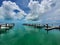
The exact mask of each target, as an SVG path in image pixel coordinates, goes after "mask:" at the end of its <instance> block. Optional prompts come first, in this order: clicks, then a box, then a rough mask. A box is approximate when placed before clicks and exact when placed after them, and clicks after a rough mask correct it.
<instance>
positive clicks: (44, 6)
mask: <svg viewBox="0 0 60 45" xmlns="http://www.w3.org/2000/svg"><path fill="white" fill-rule="evenodd" d="M53 3H54V2H53V1H52V0H43V1H42V2H41V3H39V2H38V1H33V0H30V3H29V4H28V7H29V8H30V9H31V11H30V13H29V14H28V15H27V17H26V19H27V20H35V19H39V18H40V17H41V15H42V14H43V13H46V12H48V11H50V10H51V9H52V7H51V5H52V4H53Z"/></svg>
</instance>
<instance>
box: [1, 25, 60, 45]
mask: <svg viewBox="0 0 60 45" xmlns="http://www.w3.org/2000/svg"><path fill="white" fill-rule="evenodd" d="M0 45H60V32H59V31H58V30H54V31H53V30H52V31H49V32H48V34H47V32H46V31H45V30H44V29H37V28H33V27H28V26H23V25H16V26H15V27H14V28H13V29H11V30H10V31H8V32H7V33H4V34H1V35H0Z"/></svg>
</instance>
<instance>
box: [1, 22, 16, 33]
mask: <svg viewBox="0 0 60 45" xmlns="http://www.w3.org/2000/svg"><path fill="white" fill-rule="evenodd" d="M14 25H15V24H14V23H6V24H0V33H2V32H5V31H7V30H9V29H12V28H13V27H14Z"/></svg>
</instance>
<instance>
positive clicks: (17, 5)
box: [0, 0, 60, 22]
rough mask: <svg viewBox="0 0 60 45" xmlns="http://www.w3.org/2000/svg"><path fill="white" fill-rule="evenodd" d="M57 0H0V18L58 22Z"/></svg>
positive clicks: (59, 9) (59, 7)
mask: <svg viewBox="0 0 60 45" xmlns="http://www.w3.org/2000/svg"><path fill="white" fill-rule="evenodd" d="M59 5H60V1H59V0H0V18H1V19H2V20H13V19H14V20H19V21H21V20H24V21H37V22H57V21H58V22H60V20H59V19H60V18H59V17H60V13H59V12H60V6H59Z"/></svg>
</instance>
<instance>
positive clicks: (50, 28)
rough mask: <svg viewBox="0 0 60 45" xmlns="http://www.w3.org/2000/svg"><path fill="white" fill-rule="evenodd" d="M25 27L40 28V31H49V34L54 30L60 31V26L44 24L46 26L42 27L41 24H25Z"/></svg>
mask: <svg viewBox="0 0 60 45" xmlns="http://www.w3.org/2000/svg"><path fill="white" fill-rule="evenodd" d="M23 25H25V26H32V27H34V28H39V29H41V28H44V29H45V30H46V31H47V33H48V31H50V30H54V29H58V30H59V31H60V25H59V26H49V25H48V24H44V25H41V24H23Z"/></svg>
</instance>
